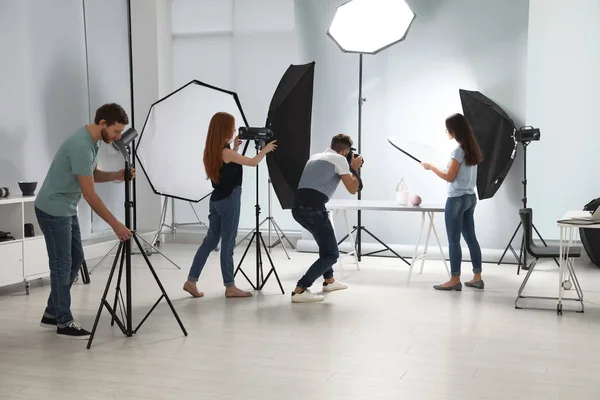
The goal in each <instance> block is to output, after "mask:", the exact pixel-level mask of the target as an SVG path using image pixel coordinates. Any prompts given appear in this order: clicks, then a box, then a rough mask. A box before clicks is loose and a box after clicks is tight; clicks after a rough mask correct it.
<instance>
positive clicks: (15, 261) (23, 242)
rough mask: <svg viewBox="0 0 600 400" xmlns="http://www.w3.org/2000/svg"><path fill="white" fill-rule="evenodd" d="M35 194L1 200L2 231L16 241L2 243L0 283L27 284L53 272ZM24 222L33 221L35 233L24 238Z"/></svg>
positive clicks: (31, 222)
mask: <svg viewBox="0 0 600 400" xmlns="http://www.w3.org/2000/svg"><path fill="white" fill-rule="evenodd" d="M34 200H35V197H34V196H28V197H25V196H13V197H9V198H5V199H0V231H3V232H9V233H10V235H11V236H13V237H14V240H10V241H5V242H0V286H6V285H14V284H15V283H20V282H23V283H25V289H26V291H27V294H29V282H28V281H30V280H33V279H38V278H43V277H47V276H49V275H50V269H49V266H48V251H47V250H46V242H45V241H44V235H43V233H42V231H41V229H40V226H39V225H38V222H37V217H36V215H35V206H34ZM25 224H32V225H33V231H34V236H33V237H25Z"/></svg>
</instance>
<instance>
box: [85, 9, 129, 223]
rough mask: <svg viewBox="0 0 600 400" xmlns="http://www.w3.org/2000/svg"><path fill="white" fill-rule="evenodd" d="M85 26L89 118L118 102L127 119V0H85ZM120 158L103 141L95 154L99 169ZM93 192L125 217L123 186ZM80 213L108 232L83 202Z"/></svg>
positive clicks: (119, 163)
mask: <svg viewBox="0 0 600 400" xmlns="http://www.w3.org/2000/svg"><path fill="white" fill-rule="evenodd" d="M84 6H85V28H86V36H85V38H86V43H87V63H88V77H89V104H90V108H89V121H90V122H91V121H93V120H94V116H95V113H96V110H97V109H98V107H100V106H101V105H103V104H106V103H113V102H114V103H118V104H120V105H121V106H122V107H123V108H124V109H125V111H126V112H127V115H128V116H129V118H130V121H129V122H130V123H131V91H130V79H129V42H128V29H127V24H128V22H127V0H85V1H84ZM123 166H124V164H123V157H122V156H121V155H120V153H118V152H116V151H115V150H114V149H113V147H112V146H109V145H106V144H103V145H102V146H101V147H100V152H99V154H98V168H99V169H101V170H103V171H118V170H120V169H122V168H123ZM96 192H97V193H98V195H99V196H100V198H102V199H103V201H104V203H105V204H106V206H107V207H108V208H109V209H110V210H111V212H112V213H113V214H114V215H115V217H117V218H118V219H120V220H121V221H123V220H124V218H125V209H124V207H123V203H124V201H125V189H124V185H123V184H121V183H112V182H111V183H104V184H98V185H96ZM80 212H81V213H82V215H84V214H83V213H85V215H90V214H91V218H92V221H93V225H92V229H93V232H94V234H96V233H112V229H111V228H110V226H109V225H108V224H107V223H106V222H105V221H104V220H103V219H102V218H100V217H98V215H96V213H93V212H91V208H90V207H89V206H88V204H87V203H86V202H85V201H82V202H81V206H80Z"/></svg>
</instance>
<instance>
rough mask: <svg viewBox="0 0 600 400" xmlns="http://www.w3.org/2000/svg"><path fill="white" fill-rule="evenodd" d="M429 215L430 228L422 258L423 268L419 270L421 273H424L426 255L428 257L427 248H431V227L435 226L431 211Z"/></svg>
mask: <svg viewBox="0 0 600 400" xmlns="http://www.w3.org/2000/svg"><path fill="white" fill-rule="evenodd" d="M427 216H428V217H429V228H428V229H427V238H426V239H425V249H424V250H423V258H421V270H420V271H419V275H421V274H423V265H425V257H427V249H428V248H429V238H430V237H431V229H432V228H433V218H431V213H427Z"/></svg>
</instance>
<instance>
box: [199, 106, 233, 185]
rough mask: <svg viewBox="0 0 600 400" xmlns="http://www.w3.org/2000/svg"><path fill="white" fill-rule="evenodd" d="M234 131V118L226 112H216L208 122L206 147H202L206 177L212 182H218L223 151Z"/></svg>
mask: <svg viewBox="0 0 600 400" xmlns="http://www.w3.org/2000/svg"><path fill="white" fill-rule="evenodd" d="M234 130H235V118H234V117H233V115H231V114H228V113H226V112H218V113H216V114H215V115H213V117H212V118H211V120H210V124H209V125H208V135H206V145H205V147H204V168H205V169H206V176H208V179H210V180H211V181H213V182H219V177H220V176H219V175H220V172H221V167H222V166H223V155H222V153H223V149H224V148H225V145H226V144H227V142H228V141H229V139H231V135H232V134H233V131H234Z"/></svg>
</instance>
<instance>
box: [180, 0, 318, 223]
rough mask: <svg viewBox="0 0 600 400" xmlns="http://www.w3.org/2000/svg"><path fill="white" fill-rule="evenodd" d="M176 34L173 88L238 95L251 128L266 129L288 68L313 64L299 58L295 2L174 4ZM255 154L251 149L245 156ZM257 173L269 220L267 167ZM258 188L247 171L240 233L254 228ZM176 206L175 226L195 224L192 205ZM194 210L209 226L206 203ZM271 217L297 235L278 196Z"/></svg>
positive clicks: (191, 0)
mask: <svg viewBox="0 0 600 400" xmlns="http://www.w3.org/2000/svg"><path fill="white" fill-rule="evenodd" d="M172 29H173V86H174V87H175V88H177V87H180V86H182V85H184V84H185V83H187V82H189V81H190V80H192V79H198V80H200V81H203V82H206V83H210V84H212V85H215V86H219V87H222V88H224V89H228V90H232V91H235V92H237V93H238V96H239V98H240V101H241V103H242V107H243V110H244V114H245V115H246V117H247V119H248V122H249V124H250V125H252V126H264V123H265V120H266V118H267V111H268V107H269V103H270V101H271V97H272V95H273V92H274V91H275V88H276V87H277V84H278V83H279V80H280V79H281V76H282V75H283V73H284V72H285V70H286V69H287V67H288V66H289V65H290V64H300V63H306V62H309V61H312V60H311V59H310V58H306V57H304V58H299V57H298V52H297V40H296V29H295V18H294V2H293V0H173V1H172ZM205 124H206V126H200V127H199V129H200V130H204V131H205V130H206V129H207V127H208V121H205ZM238 125H241V124H239V123H238ZM254 154H255V150H254V148H253V146H252V144H251V146H250V147H249V149H248V152H247V154H246V155H248V156H253V155H254ZM184 166H185V164H182V167H184ZM200 173H203V171H202V172H200ZM259 173H260V182H259V183H260V188H261V190H260V191H261V193H260V201H261V207H262V213H261V219H263V218H264V217H266V216H267V192H266V190H265V189H266V187H267V166H266V162H263V163H261V165H260V170H259ZM255 183H256V171H255V170H254V169H253V168H247V167H245V168H244V183H243V187H242V193H243V194H242V214H241V218H240V230H241V231H244V230H251V229H253V228H254V204H255V202H256V201H255V197H256V189H255ZM175 204H176V206H175V215H176V216H175V219H176V222H179V223H181V222H195V217H194V214H193V212H192V210H191V209H190V207H189V205H188V204H186V203H185V202H181V201H176V203H175ZM194 207H195V209H196V210H197V212H198V214H199V216H200V218H201V219H202V220H203V221H204V222H208V218H207V215H208V201H202V202H200V203H198V204H194ZM273 216H274V217H275V219H276V221H277V222H278V223H279V225H280V226H281V228H282V229H284V230H299V226H298V225H297V223H296V222H295V221H294V220H293V218H292V216H291V213H290V212H289V210H285V211H283V210H281V207H280V206H279V203H278V202H277V198H276V196H275V194H274V193H273Z"/></svg>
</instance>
